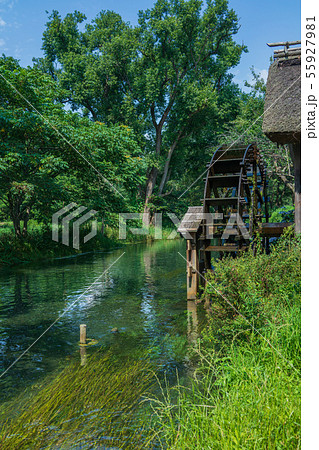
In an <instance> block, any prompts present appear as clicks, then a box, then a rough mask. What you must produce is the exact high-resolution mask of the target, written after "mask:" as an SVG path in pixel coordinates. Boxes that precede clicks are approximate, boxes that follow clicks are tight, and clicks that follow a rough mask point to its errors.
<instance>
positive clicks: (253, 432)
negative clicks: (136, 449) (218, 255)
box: [153, 235, 300, 450]
mask: <svg viewBox="0 0 319 450" xmlns="http://www.w3.org/2000/svg"><path fill="white" fill-rule="evenodd" d="M214 288H215V289H217V290H218V291H219V292H220V293H221V294H223V296H224V297H226V298H227V299H229V300H230V302H231V303H232V304H234V305H235V307H236V309H237V311H238V312H240V314H242V315H243V316H244V317H246V318H247V319H248V320H249V323H248V322H247V321H246V320H245V319H244V318H243V317H241V315H240V314H238V312H236V311H234V309H233V308H232V307H231V306H230V305H229V304H228V303H226V302H225V300H224V299H223V298H222V297H221V295H220V294H218V293H217V292H216V290H215V289H214ZM204 295H205V296H206V297H207V296H209V298H210V299H211V301H212V316H211V320H210V323H209V326H208V327H207V330H206V331H205V332H204V333H203V336H202V339H201V342H199V346H198V348H197V349H196V353H197V354H198V356H199V365H198V369H197V371H196V372H195V378H194V380H193V382H192V384H191V386H190V387H185V386H184V387H183V386H177V387H175V388H174V389H175V390H177V400H176V402H175V403H172V401H171V398H172V396H171V393H169V390H167V391H166V396H164V398H163V399H161V400H159V399H157V400H155V401H154V402H153V408H154V412H155V418H156V419H155V421H157V429H158V430H159V431H158V432H157V433H156V436H154V439H159V440H160V441H161V443H162V447H163V448H169V449H174V450H175V449H185V450H186V449H239V448H240V449H297V448H299V447H300V242H299V240H298V239H296V238H294V237H292V236H291V235H288V236H286V237H284V238H283V239H281V241H280V242H279V243H278V244H277V246H276V247H275V248H274V249H273V251H272V253H271V255H265V254H259V255H257V257H254V256H253V255H252V254H247V255H245V256H243V257H241V258H237V259H232V258H230V259H225V260H223V261H221V262H218V263H217V265H216V270H215V272H214V273H211V274H209V284H208V285H207V288H206V291H205V294H204ZM251 325H253V327H254V329H253V328H252V326H251ZM256 330H258V332H257V331H256Z"/></svg>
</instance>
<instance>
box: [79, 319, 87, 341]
mask: <svg viewBox="0 0 319 450" xmlns="http://www.w3.org/2000/svg"><path fill="white" fill-rule="evenodd" d="M80 344H86V325H85V324H82V325H80Z"/></svg>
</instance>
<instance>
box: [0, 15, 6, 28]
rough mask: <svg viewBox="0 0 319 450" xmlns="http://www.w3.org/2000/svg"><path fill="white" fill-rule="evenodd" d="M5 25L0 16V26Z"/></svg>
mask: <svg viewBox="0 0 319 450" xmlns="http://www.w3.org/2000/svg"><path fill="white" fill-rule="evenodd" d="M5 25H6V23H5V21H4V20H3V19H2V17H0V27H4V26H5Z"/></svg>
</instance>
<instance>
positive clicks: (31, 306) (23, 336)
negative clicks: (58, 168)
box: [0, 240, 197, 402]
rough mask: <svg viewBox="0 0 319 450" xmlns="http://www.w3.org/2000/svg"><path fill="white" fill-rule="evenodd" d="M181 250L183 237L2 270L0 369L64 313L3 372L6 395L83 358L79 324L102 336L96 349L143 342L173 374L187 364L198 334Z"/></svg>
mask: <svg viewBox="0 0 319 450" xmlns="http://www.w3.org/2000/svg"><path fill="white" fill-rule="evenodd" d="M123 252H125V253H124V254H123ZM178 252H180V253H181V254H182V255H184V253H185V242H184V241H183V240H167V241H155V242H153V243H145V244H134V245H127V246H125V248H121V249H117V250H114V251H111V252H107V253H97V254H86V255H80V256H77V257H72V258H67V259H60V260H54V261H51V262H41V263H36V264H35V263H34V264H25V265H21V266H18V267H15V268H10V269H3V270H2V271H1V272H0V289H1V294H0V353H1V359H0V365H1V368H0V370H1V373H2V372H3V371H5V370H6V369H7V368H8V367H9V366H10V365H11V364H12V363H13V362H14V361H15V360H16V359H17V358H19V357H20V356H21V354H22V353H23V352H24V351H25V350H26V349H27V348H28V347H29V346H30V345H32V344H33V343H34V342H35V341H36V340H37V338H39V336H41V335H42V333H44V332H45V331H46V330H47V329H48V327H50V325H51V324H52V323H53V322H54V321H56V320H57V319H58V320H57V321H56V323H55V324H54V325H53V326H52V327H51V328H50V329H49V330H48V331H47V332H45V334H44V335H43V336H42V337H41V338H40V339H39V340H38V341H37V342H36V343H35V344H34V345H33V346H32V347H31V348H30V350H28V352H27V353H26V354H25V355H23V356H22V357H21V359H19V360H18V361H17V362H16V363H15V364H14V365H13V366H12V367H11V368H10V369H9V370H8V371H7V372H6V373H5V374H4V375H3V376H2V377H1V379H0V384H1V393H0V396H1V398H0V401H1V402H3V401H7V400H8V399H11V398H14V397H16V396H17V395H18V394H19V393H20V392H22V391H23V390H25V389H26V388H28V387H30V386H31V385H32V384H34V383H37V382H41V381H42V379H44V378H45V377H46V376H47V375H48V374H50V373H51V372H53V371H54V370H56V369H57V367H62V368H63V367H65V366H66V365H67V364H68V361H69V360H70V358H74V357H76V358H78V359H79V362H80V351H79V345H78V344H79V325H80V324H81V323H84V324H86V325H87V336H88V338H92V339H95V340H96V341H97V344H96V345H95V346H94V347H93V346H92V348H90V350H89V351H90V352H92V351H95V349H96V348H98V347H99V346H100V347H101V346H102V347H103V348H110V349H112V351H113V352H114V353H115V354H116V355H118V357H119V358H121V357H122V356H124V355H126V356H127V355H133V356H134V352H135V351H136V350H137V349H141V348H143V349H148V350H149V352H150V358H151V359H152V360H153V361H155V362H156V364H158V365H159V366H160V367H161V370H162V371H164V372H165V374H168V376H172V377H174V374H175V373H176V368H178V370H179V372H180V371H181V372H183V371H185V367H187V364H188V359H187V351H186V347H187V341H188V342H189V339H190V338H192V337H191V336H190V330H189V318H188V316H189V314H187V300H186V276H185V273H186V268H185V261H184V260H183V258H182V257H181V256H180V255H179V254H178ZM121 255H122V256H121ZM118 258H119V259H118ZM113 263H114V265H112V264H113ZM111 265H112V266H111ZM110 266H111V267H110ZM108 267H110V270H109V271H107V272H106V273H105V275H104V276H103V277H102V278H100V279H99V280H98V281H96V283H95V284H94V285H93V286H92V287H91V288H90V289H88V288H89V287H90V286H91V284H92V283H93V282H94V281H95V280H96V279H97V278H98V277H100V276H101V274H102V273H103V272H105V271H106V269H107V268H108ZM77 299H78V300H77ZM193 314H194V311H193ZM61 315H62V317H60V316H61ZM196 321H197V317H196ZM114 329H117V330H114ZM193 337H194V336H193Z"/></svg>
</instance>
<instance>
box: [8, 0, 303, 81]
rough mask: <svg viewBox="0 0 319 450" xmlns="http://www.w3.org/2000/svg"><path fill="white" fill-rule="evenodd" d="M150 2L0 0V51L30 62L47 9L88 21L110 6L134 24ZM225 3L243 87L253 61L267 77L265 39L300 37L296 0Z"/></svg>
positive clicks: (35, 53) (36, 54) (237, 76)
mask: <svg viewBox="0 0 319 450" xmlns="http://www.w3.org/2000/svg"><path fill="white" fill-rule="evenodd" d="M153 4H154V1H153V0H135V1H132V0H89V1H88V0H0V53H1V54H2V53H5V54H6V55H7V56H13V57H15V58H17V59H19V60H20V63H21V65H22V66H26V65H28V64H30V65H32V57H39V56H41V55H42V52H41V45H42V42H41V39H42V33H43V30H44V27H45V23H46V22H47V14H46V12H45V11H46V10H47V11H49V12H51V11H52V10H53V9H57V10H58V11H59V12H60V13H61V15H62V16H64V15H65V14H67V13H68V12H73V11H74V10H75V9H77V10H78V11H81V12H83V13H84V14H85V15H86V16H87V18H88V20H89V21H91V20H92V19H93V18H94V17H95V16H96V15H97V14H98V13H99V11H101V10H103V9H105V10H107V9H110V10H114V11H116V12H117V13H119V14H120V15H121V16H122V18H123V19H124V20H125V21H129V22H131V24H136V22H137V12H138V10H140V9H142V10H143V9H147V8H151V7H152V5H153ZM229 4H230V6H231V7H232V8H233V9H234V10H235V11H236V12H237V15H238V17H239V19H240V24H241V29H240V31H239V33H238V34H237V36H236V38H235V39H236V41H237V42H239V43H241V42H243V43H244V44H245V45H246V46H247V47H248V50H249V53H247V54H244V55H243V56H242V60H241V63H240V65H239V66H237V67H236V68H235V69H234V70H233V71H232V72H233V73H234V75H235V81H236V82H237V83H239V84H240V86H241V87H242V86H243V81H244V80H247V79H248V80H249V79H250V70H249V68H250V67H251V66H254V67H255V69H256V70H257V72H261V74H262V75H263V76H264V77H266V75H267V70H268V66H269V58H270V56H271V55H272V50H271V49H270V48H268V47H267V46H266V42H275V41H286V40H297V39H300V1H298V0H267V1H260V0H229Z"/></svg>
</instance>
